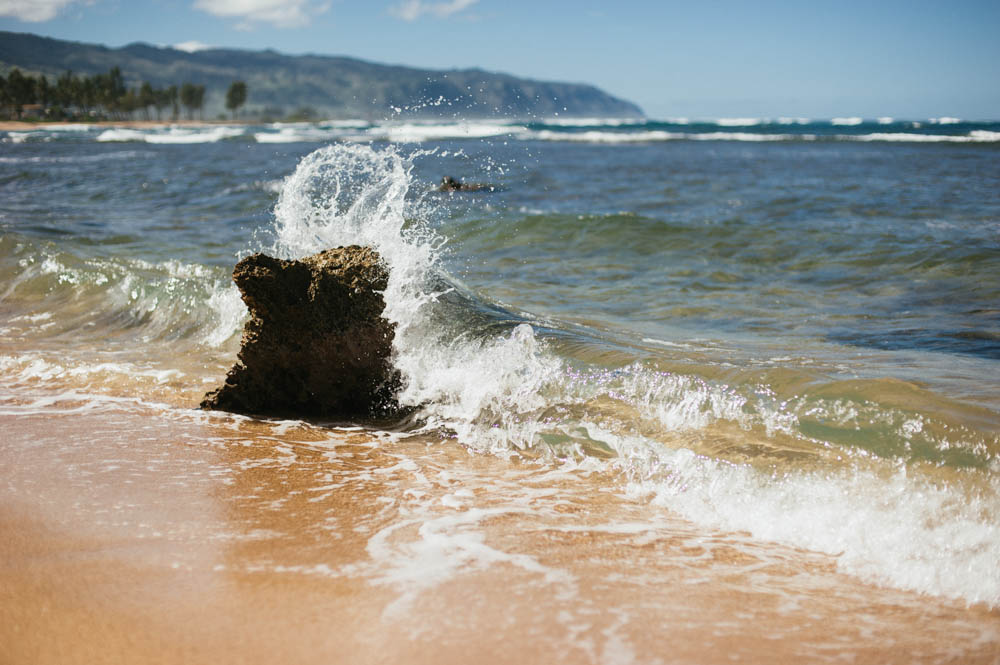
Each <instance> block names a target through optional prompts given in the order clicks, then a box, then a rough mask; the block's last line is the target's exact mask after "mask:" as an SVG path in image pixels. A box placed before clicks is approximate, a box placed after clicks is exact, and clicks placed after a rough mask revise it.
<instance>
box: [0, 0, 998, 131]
mask: <svg viewBox="0 0 1000 665" xmlns="http://www.w3.org/2000/svg"><path fill="white" fill-rule="evenodd" d="M0 30H11V31H16V32H32V33H36V34H41V35H46V36H50V37H56V38H60V39H70V40H75V41H82V42H91V43H99V44H105V45H108V46H123V45H125V44H128V43H131V42H135V41H143V42H147V43H151V44H157V45H176V44H185V43H197V44H202V45H209V46H219V47H227V48H244V49H252V50H259V49H265V48H271V49H274V50H276V51H280V52H283V53H289V54H300V53H317V54H324V55H347V56H352V57H357V58H362V59H365V60H371V61H375V62H383V63H391V64H403V65H410V66H415V67H424V68H433V69H453V68H466V67H481V68H483V69H487V70H491V71H503V72H508V73H511V74H515V75H517V76H525V77H530V78H536V79H544V80H558V81H574V82H585V83H592V84H594V85H597V86H598V87H600V88H602V89H604V90H606V91H607V92H610V93H611V94H614V95H616V96H619V97H623V98H625V99H629V100H631V101H634V102H636V103H638V104H639V105H640V106H642V108H643V109H644V110H645V111H646V113H647V115H649V116H651V117H656V118H665V117H690V118H716V117H780V116H793V117H808V118H832V117H843V116H863V117H879V116H894V117H897V118H913V119H922V118H929V117H940V116H952V117H959V118H965V119H1000V36H998V35H1000V1H997V0H986V1H982V0H980V1H975V2H973V1H966V0H950V1H949V2H941V1H937V2H925V1H924V0H911V1H908V2H904V1H902V0H885V1H882V2H872V1H871V0H869V1H868V2H855V1H854V0H841V1H839V2H829V1H824V0H819V1H810V0H799V1H796V2H792V1H785V0H771V1H769V0H758V1H757V2H734V1H727V0H719V1H715V2H713V1H710V0H702V1H701V2H694V3H692V2H689V1H687V2H673V1H663V2H653V1H645V0H617V1H616V2H609V1H597V0H576V1H575V2H571V1H569V0H551V1H546V0H533V1H532V0H502V1H501V0H367V1H361V2H359V1H357V0H354V1H351V0H0Z"/></svg>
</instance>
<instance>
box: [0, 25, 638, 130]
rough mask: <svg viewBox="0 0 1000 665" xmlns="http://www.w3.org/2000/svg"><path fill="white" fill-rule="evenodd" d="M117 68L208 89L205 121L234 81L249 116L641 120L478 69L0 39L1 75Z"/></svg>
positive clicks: (587, 88)
mask: <svg viewBox="0 0 1000 665" xmlns="http://www.w3.org/2000/svg"><path fill="white" fill-rule="evenodd" d="M116 66H117V67H119V68H120V69H121V71H122V73H123V75H124V77H125V81H126V83H127V84H128V85H129V86H130V87H132V86H136V85H138V84H139V83H141V82H143V81H148V82H149V83H151V84H152V85H153V86H156V87H159V86H169V85H175V84H176V85H179V84H180V83H183V82H190V83H194V84H196V85H204V86H205V87H206V89H207V92H208V94H207V96H206V100H205V114H206V116H212V115H215V114H221V113H224V112H225V109H224V102H225V91H226V89H227V88H228V87H229V85H230V84H231V83H232V82H233V81H234V80H242V81H245V82H246V83H247V87H248V88H249V99H248V101H247V105H246V107H245V111H246V112H247V113H248V114H250V115H253V114H257V115H261V114H277V115H279V116H280V115H284V114H286V113H288V112H294V111H295V110H302V109H309V110H310V111H311V112H313V113H315V114H317V116H324V117H329V118H371V117H375V116H381V117H413V118H421V117H430V118H439V117H447V116H459V117H469V118H476V117H511V118H524V117H548V116H553V115H562V116H570V117H584V116H592V117H593V116H600V117H643V113H642V110H641V109H640V108H639V107H638V106H637V105H636V104H634V103H632V102H629V101H627V100H623V99H620V98H617V97H614V96H612V95H610V94H608V93H606V92H604V91H602V90H600V89H599V88H597V87H596V86H593V85H589V84H583V83H564V82H554V81H541V80H536V79H530V78H523V77H517V76H513V75H511V74H506V73H502V72H489V71H486V70H483V69H479V68H467V69H450V70H432V69H421V68H416V67H408V66H404V65H391V64H382V63H375V62H370V61H366V60H361V59H359V58H352V57H349V56H339V55H319V54H304V55H286V54H282V53H279V52H277V51H274V50H272V49H266V50H262V51H251V50H243V49H228V48H217V49H216V48H212V49H204V50H198V51H193V52H189V51H184V50H180V49H177V48H173V47H160V46H155V45H152V44H148V43H145V42H133V43H130V44H127V45H126V46H122V47H119V48H111V47H108V46H103V45H100V44H88V43H85V42H71V41H65V40H59V39H54V38H51V37H42V36H39V35H35V34H32V33H15V32H3V31H0V70H3V71H4V72H6V71H9V70H10V69H11V68H13V67H17V68H19V69H21V70H22V71H24V72H26V73H31V74H34V75H37V74H44V75H46V76H49V77H54V76H58V75H60V74H62V73H64V72H66V71H67V70H71V71H72V72H73V73H74V74H85V75H94V74H98V73H103V72H106V71H108V70H109V69H110V68H112V67H116Z"/></svg>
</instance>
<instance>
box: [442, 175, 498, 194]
mask: <svg viewBox="0 0 1000 665" xmlns="http://www.w3.org/2000/svg"><path fill="white" fill-rule="evenodd" d="M495 189H496V187H494V186H493V185H487V184H484V183H466V182H461V181H459V180H456V179H455V178H452V177H451V176H450V175H446V176H444V177H443V178H441V185H440V186H439V187H438V191H441V192H478V191H481V190H488V191H491V192H492V191H494V190H495Z"/></svg>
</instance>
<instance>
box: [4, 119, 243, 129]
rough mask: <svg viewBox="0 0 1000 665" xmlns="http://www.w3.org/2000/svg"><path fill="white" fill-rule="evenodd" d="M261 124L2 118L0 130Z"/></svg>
mask: <svg viewBox="0 0 1000 665" xmlns="http://www.w3.org/2000/svg"><path fill="white" fill-rule="evenodd" d="M253 124H260V123H255V122H251V121H249V120H240V119H237V120H177V121H176V122H174V121H170V120H100V121H85V120H81V121H72V120H60V121H57V122H28V121H25V120H0V132H24V131H31V130H33V129H36V130H38V129H49V128H53V127H55V128H58V127H77V126H80V125H86V126H88V127H103V128H109V129H110V128H115V127H127V128H130V129H154V128H161V127H211V126H214V125H253Z"/></svg>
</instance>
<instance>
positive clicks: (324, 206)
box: [271, 144, 1000, 604]
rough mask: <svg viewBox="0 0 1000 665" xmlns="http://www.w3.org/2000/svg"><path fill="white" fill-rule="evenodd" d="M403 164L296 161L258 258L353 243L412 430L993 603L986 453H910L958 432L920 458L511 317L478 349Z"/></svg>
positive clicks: (867, 405)
mask: <svg viewBox="0 0 1000 665" xmlns="http://www.w3.org/2000/svg"><path fill="white" fill-rule="evenodd" d="M415 154H416V153H415ZM413 159H414V155H409V156H404V155H402V154H400V153H399V152H398V149H397V148H395V147H392V146H386V147H382V148H381V149H375V148H373V147H372V146H370V145H363V144H338V145H331V146H327V147H324V148H321V149H319V150H317V151H315V152H313V153H311V154H309V155H308V156H306V157H305V158H303V159H302V161H301V162H300V163H299V165H298V167H297V168H296V170H295V172H294V173H293V174H292V175H291V176H289V177H288V178H287V179H286V180H285V182H284V186H283V188H282V191H281V194H280V197H279V199H278V202H277V204H276V206H275V210H274V214H275V227H274V244H273V247H272V248H271V251H273V252H274V253H276V254H278V255H279V256H285V257H298V256H304V255H307V254H311V253H315V252H318V251H321V250H323V249H326V248H328V247H333V246H338V245H349V244H360V245H367V246H371V247H373V248H375V249H376V250H377V251H378V252H379V253H380V254H381V255H382V257H383V258H384V260H385V262H386V264H387V266H388V268H389V271H390V276H389V284H388V288H387V289H386V292H385V301H386V310H385V316H386V317H387V318H388V319H389V320H390V321H391V322H393V323H394V324H395V326H396V337H395V339H394V354H395V355H394V359H393V360H394V363H395V365H396V367H397V368H398V369H399V370H400V372H401V373H402V376H403V379H404V382H403V385H404V387H403V389H402V391H401V393H400V395H399V399H400V402H401V403H402V404H404V405H408V406H413V407H418V413H419V415H420V418H421V420H422V421H423V422H424V423H425V426H424V431H438V432H445V433H450V434H451V435H454V436H455V437H457V439H458V440H459V441H460V442H461V443H462V445H464V446H466V447H468V448H469V449H472V450H476V451H481V452H489V453H492V454H495V455H500V456H512V455H522V454H527V455H530V456H533V457H534V456H541V457H543V458H548V459H550V460H557V459H565V458H575V459H577V460H581V459H583V460H585V461H586V463H587V464H589V465H592V466H593V467H594V468H601V469H603V470H604V471H606V472H610V473H615V474H621V475H622V477H623V478H624V480H625V484H626V488H627V491H628V492H630V493H631V494H633V495H634V496H636V497H646V498H649V497H652V499H653V500H654V501H656V502H657V503H661V504H663V505H665V506H666V507H668V508H670V509H672V510H674V511H676V512H677V513H678V514H681V515H684V516H685V517H686V518H688V519H691V520H692V521H694V522H696V523H699V524H704V525H710V526H712V527H716V528H724V529H731V530H737V531H749V532H750V533H752V534H754V536H756V537H759V538H763V539H767V540H772V541H775V542H781V543H785V544H790V545H793V546H797V547H803V548H808V549H813V550H817V551H822V552H826V553H828V554H831V555H833V556H836V557H837V560H838V565H839V566H840V567H841V569H842V570H844V571H846V572H850V573H852V574H854V575H857V576H859V577H861V578H863V579H866V580H869V581H874V582H877V583H880V584H888V585H891V586H896V587H898V588H905V589H913V590H918V591H924V592H931V593H935V594H941V595H946V596H957V597H961V598H964V599H966V600H968V601H986V602H989V603H993V604H996V603H998V602H1000V576H998V575H997V574H996V571H995V570H994V569H993V562H995V561H996V560H998V559H1000V531H998V529H997V527H996V526H995V524H994V522H995V520H994V517H993V516H995V515H996V514H997V513H998V512H1000V510H998V509H1000V488H998V486H997V482H996V479H995V477H994V475H993V474H991V473H989V471H988V470H989V469H990V468H991V467H992V466H994V465H995V464H996V442H995V441H989V440H987V439H982V438H980V439H975V437H973V439H972V440H970V441H971V443H968V445H967V446H966V447H967V448H968V449H969V450H970V451H973V452H975V455H972V457H970V458H969V459H973V458H975V459H973V461H972V462H969V466H971V467H973V468H971V469H967V470H964V471H963V470H959V471H955V470H954V469H952V470H950V471H949V472H948V473H946V474H943V475H942V474H940V473H938V471H935V470H933V469H931V472H930V475H928V473H925V471H924V470H922V467H920V466H911V462H912V461H913V460H916V459H917V458H916V457H907V454H909V453H908V452H907V451H910V450H911V448H914V447H916V446H911V444H912V443H913V442H914V441H916V440H917V439H916V438H915V437H919V436H922V435H924V434H926V437H925V439H926V440H922V441H921V442H920V444H921V445H922V446H924V448H926V449H928V450H930V449H932V448H934V446H938V448H940V449H941V451H943V452H941V454H940V455H939V457H938V458H937V459H939V460H944V459H945V458H944V457H943V456H941V455H943V454H944V452H947V451H946V449H947V448H948V447H949V446H952V447H955V446H962V445H966V444H965V443H963V442H962V441H959V440H958V439H957V438H954V437H955V436H956V435H955V434H954V432H953V433H952V435H951V436H952V437H953V440H952V441H946V440H942V441H936V440H933V439H932V438H931V435H930V432H931V431H932V430H933V429H934V427H938V430H939V431H944V430H946V429H947V427H946V426H943V425H942V426H937V425H934V424H933V423H931V420H932V419H925V420H926V421H927V422H928V423H929V424H928V425H927V427H924V426H923V422H924V420H921V421H920V423H921V426H920V427H916V426H915V425H914V424H913V423H914V422H917V421H916V420H914V419H913V418H912V417H911V416H910V415H909V414H908V413H907V412H906V411H905V410H903V409H900V408H896V407H892V406H891V405H888V404H877V403H875V402H873V401H871V400H860V401H857V406H856V407H855V406H851V405H850V404H852V403H848V402H846V401H844V400H843V399H840V400H824V399H821V398H817V397H815V396H813V397H809V396H808V395H804V396H798V395H796V396H795V397H796V398H795V399H779V398H778V397H777V396H776V395H775V393H774V391H773V390H772V389H771V388H770V387H768V386H767V385H762V384H761V383H760V382H749V383H744V384H735V385H726V384H724V383H720V382H712V381H708V380H705V379H703V378H700V377H694V376H685V375H682V374H677V373H673V372H664V371H660V370H655V369H653V368H651V367H647V366H645V365H643V364H642V363H641V362H635V361H634V360H633V361H630V362H627V363H625V364H622V365H619V366H617V367H612V368H610V369H607V368H601V367H595V366H594V365H593V364H589V363H588V362H587V361H585V360H583V361H581V360H580V359H579V358H574V357H572V356H571V355H567V354H565V353H560V352H559V351H558V350H557V349H556V348H554V345H553V344H552V343H551V342H550V341H548V340H547V339H546V338H545V337H544V336H543V335H540V334H539V333H538V331H537V330H536V329H535V328H534V327H533V326H532V325H531V321H528V320H525V319H523V318H519V317H517V316H514V315H512V314H510V313H509V312H504V313H503V316H501V317H500V318H501V319H502V321H500V320H498V321H494V322H493V323H495V324H497V325H493V326H487V332H486V333H483V332H482V331H480V330H477V329H476V327H475V325H474V324H473V323H472V320H473V319H474V318H475V317H476V316H482V312H481V311H479V312H477V311H474V310H476V309H477V308H479V310H483V311H486V310H489V309H490V307H491V306H489V305H485V304H484V303H483V302H482V301H480V300H478V296H476V295H475V294H470V293H466V292H465V291H464V289H463V287H461V286H460V285H459V283H458V281H457V280H455V279H454V278H452V277H450V276H449V275H447V273H446V272H445V271H444V269H443V268H442V266H441V261H440V259H441V256H442V252H443V247H444V244H445V242H446V239H445V238H443V237H442V236H440V235H439V234H438V233H437V232H436V231H435V230H434V229H433V228H432V227H431V222H430V220H432V219H433V218H434V215H435V209H434V206H433V205H432V202H428V201H426V200H423V199H422V198H421V197H420V196H417V195H414V193H413V190H414V188H413V187H412V185H413V183H414V178H413V176H412V171H413ZM456 299H457V301H458V302H459V305H460V306H459V307H458V308H457V309H455V308H454V307H452V309H447V307H446V305H448V304H449V303H450V304H451V305H452V306H453V305H454V301H455V300H456ZM446 301H447V302H446ZM463 308H464V309H463ZM465 319H468V320H465ZM498 330H499V331H500V332H497V331H498ZM845 409H847V410H848V411H851V413H855V414H856V415H857V414H860V415H864V413H866V412H867V411H865V410H866V409H867V410H868V411H872V410H875V411H877V413H874V415H871V416H870V417H869V416H866V418H867V420H865V421H864V422H862V420H861V419H859V418H858V417H855V418H854V419H853V420H850V423H851V424H852V429H851V431H850V432H848V431H847V429H846V426H841V425H838V423H842V422H845V421H844V417H843V414H842V412H844V410H845ZM869 421H870V422H869ZM932 425H933V426H932ZM837 427H840V429H836V428H837ZM879 428H881V429H879ZM841 430H843V431H841ZM897 430H898V431H897ZM823 432H829V436H830V437H835V436H836V437H840V438H839V439H838V438H828V439H826V440H824V439H823V438H821V435H822V433H823ZM878 437H883V438H885V437H894V440H898V441H901V442H903V444H905V445H903V444H900V445H899V446H897V448H898V450H896V449H889V448H887V449H886V451H888V452H882V453H880V454H872V452H871V451H870V450H867V449H866V448H865V445H860V444H858V445H856V444H855V443H853V442H854V441H859V440H862V439H867V440H871V439H876V438H878ZM935 450H936V449H935ZM976 451H978V452H976ZM932 452H933V451H932ZM925 453H926V451H925ZM922 454H924V453H922ZM970 454H971V453H970ZM977 455H978V457H976V456H977ZM926 459H934V458H933V456H931V457H927V458H926ZM977 467H978V468H982V469H984V471H983V472H979V471H977V470H976V468H977ZM935 474H937V475H935Z"/></svg>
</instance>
